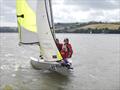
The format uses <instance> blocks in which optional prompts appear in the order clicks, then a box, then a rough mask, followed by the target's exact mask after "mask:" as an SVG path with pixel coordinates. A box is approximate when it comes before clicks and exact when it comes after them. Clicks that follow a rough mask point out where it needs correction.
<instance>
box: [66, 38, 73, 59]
mask: <svg viewBox="0 0 120 90" xmlns="http://www.w3.org/2000/svg"><path fill="white" fill-rule="evenodd" d="M64 45H65V46H66V48H67V56H66V57H67V58H71V57H72V54H73V49H72V46H71V44H70V43H69V39H68V38H66V39H64Z"/></svg>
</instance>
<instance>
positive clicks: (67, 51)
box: [60, 38, 73, 69]
mask: <svg viewBox="0 0 120 90" xmlns="http://www.w3.org/2000/svg"><path fill="white" fill-rule="evenodd" d="M60 53H61V55H62V57H63V62H62V63H61V64H62V65H63V66H67V67H68V69H73V68H72V67H71V63H70V62H69V61H68V58H71V57H72V54H73V50H72V46H71V44H69V39H67V38H66V39H64V44H63V47H62V50H61V51H60Z"/></svg>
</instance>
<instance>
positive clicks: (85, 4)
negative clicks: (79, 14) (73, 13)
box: [64, 0, 120, 10]
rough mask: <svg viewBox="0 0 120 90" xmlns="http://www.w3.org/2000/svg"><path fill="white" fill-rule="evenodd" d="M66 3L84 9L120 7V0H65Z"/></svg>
mask: <svg viewBox="0 0 120 90" xmlns="http://www.w3.org/2000/svg"><path fill="white" fill-rule="evenodd" d="M64 4H66V5H77V6H78V7H80V8H82V9H83V10H89V9H104V10H106V9H118V8H120V0H64Z"/></svg>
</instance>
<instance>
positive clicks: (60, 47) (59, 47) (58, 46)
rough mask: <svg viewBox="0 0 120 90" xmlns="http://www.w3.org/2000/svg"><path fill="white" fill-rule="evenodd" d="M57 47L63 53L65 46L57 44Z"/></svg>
mask: <svg viewBox="0 0 120 90" xmlns="http://www.w3.org/2000/svg"><path fill="white" fill-rule="evenodd" d="M56 45H57V48H58V50H59V51H61V50H62V46H63V44H61V43H59V44H56Z"/></svg>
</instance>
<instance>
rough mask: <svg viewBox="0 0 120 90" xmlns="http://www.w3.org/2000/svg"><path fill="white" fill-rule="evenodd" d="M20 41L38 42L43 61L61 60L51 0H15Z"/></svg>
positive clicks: (27, 42)
mask: <svg viewBox="0 0 120 90" xmlns="http://www.w3.org/2000/svg"><path fill="white" fill-rule="evenodd" d="M17 20H18V29H19V33H20V42H21V43H23V44H34V43H39V46H40V51H41V52H42V56H43V58H44V60H45V61H58V60H62V56H61V54H60V52H59V50H58V48H57V46H56V44H55V35H54V28H53V18H52V9H51V0H17Z"/></svg>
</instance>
